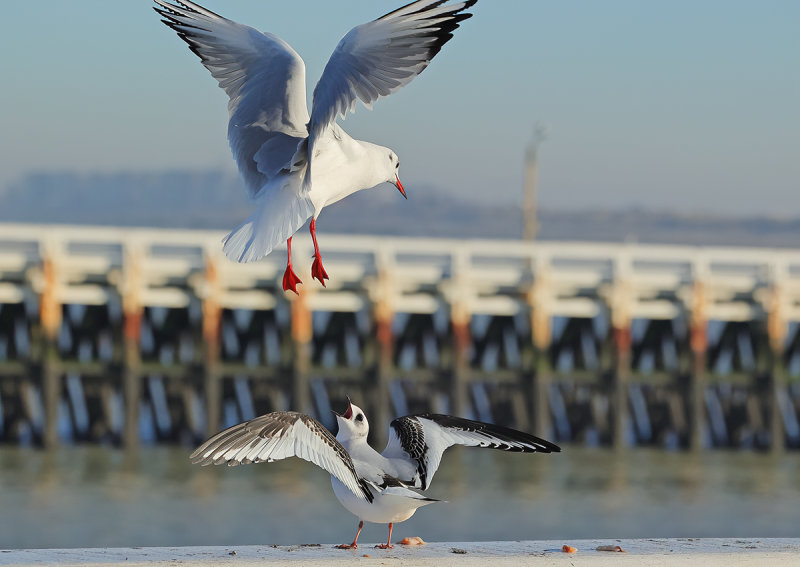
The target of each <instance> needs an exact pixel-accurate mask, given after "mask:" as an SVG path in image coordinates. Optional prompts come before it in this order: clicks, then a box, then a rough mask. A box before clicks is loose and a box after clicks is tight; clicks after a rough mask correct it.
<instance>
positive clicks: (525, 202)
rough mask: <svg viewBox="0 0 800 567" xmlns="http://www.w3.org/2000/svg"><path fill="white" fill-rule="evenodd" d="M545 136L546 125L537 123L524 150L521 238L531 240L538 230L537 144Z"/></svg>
mask: <svg viewBox="0 0 800 567" xmlns="http://www.w3.org/2000/svg"><path fill="white" fill-rule="evenodd" d="M546 138H547V127H546V126H544V125H543V124H537V125H536V128H535V129H534V132H533V137H532V138H531V141H530V142H529V143H528V147H527V149H526V150H525V190H524V191H525V192H524V195H523V197H522V214H523V217H524V218H523V223H524V225H523V226H524V228H523V238H524V239H525V240H530V241H533V240H534V239H535V238H536V234H537V233H538V232H539V222H538V221H537V219H536V208H537V207H536V182H537V177H538V169H539V159H538V153H539V146H540V145H541V143H542V142H544V141H545V139H546Z"/></svg>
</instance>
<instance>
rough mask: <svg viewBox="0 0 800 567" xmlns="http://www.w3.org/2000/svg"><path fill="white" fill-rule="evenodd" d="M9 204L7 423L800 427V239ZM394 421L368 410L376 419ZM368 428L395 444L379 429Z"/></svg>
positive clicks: (186, 432)
mask: <svg viewBox="0 0 800 567" xmlns="http://www.w3.org/2000/svg"><path fill="white" fill-rule="evenodd" d="M222 236H223V235H222V234H221V233H218V232H216V231H189V230H158V229H144V228H143V229H121V228H99V227H84V226H36V225H15V224H0V441H2V442H6V443H20V444H32V445H41V446H43V447H53V446H55V445H57V444H59V443H65V442H66V443H69V442H101V443H109V444H115V445H121V446H124V447H136V446H137V445H138V444H140V443H152V442H171V443H186V444H192V443H196V442H197V441H199V440H202V439H203V438H204V437H205V436H207V435H209V434H212V433H214V432H216V431H218V430H219V429H220V428H221V427H222V426H224V425H230V424H233V423H236V422H239V421H242V420H244V419H248V418H251V417H254V416H256V415H259V414H261V413H265V412H267V411H272V410H279V409H295V410H298V411H304V412H307V413H310V414H312V415H314V416H316V417H318V418H319V419H321V420H322V421H323V422H324V423H326V424H327V425H332V423H331V421H332V420H331V413H330V409H332V408H333V409H336V408H340V407H341V406H342V405H343V403H344V399H345V396H347V395H349V396H350V397H351V398H353V400H354V401H355V400H358V403H359V405H361V406H362V407H364V408H365V409H366V410H367V411H368V412H369V414H370V416H371V421H373V422H375V423H382V422H385V421H388V420H389V419H390V418H391V417H393V416H394V415H402V414H405V413H409V412H418V411H435V412H441V413H453V414H457V415H462V416H466V417H474V418H476V419H480V420H484V421H492V422H496V423H500V424H503V425H508V426H512V427H516V428H519V429H524V430H529V431H532V432H535V433H536V434H539V435H541V436H544V437H547V438H549V439H553V440H555V441H557V442H577V443H587V444H592V445H607V446H610V447H615V448H618V449H621V448H624V447H630V446H635V445H655V446H664V447H668V448H686V449H688V450H700V449H702V448H707V447H739V448H757V449H763V450H770V451H773V452H776V453H779V452H781V451H784V450H786V449H796V448H798V447H800V421H799V420H798V407H799V406H800V387H798V384H799V383H800V382H798V376H800V333H798V330H799V329H800V325H799V323H800V250H793V249H758V248H732V247H731V248H724V247H717V248H701V247H689V246H664V245H640V244H602V243H581V242H535V243H531V242H522V241H503V240H480V241H477V240H472V241H471V240H447V239H434V238H424V239H414V238H394V237H392V238H383V237H375V236H335V235H324V236H321V242H320V246H321V247H322V253H323V257H324V260H325V267H326V269H327V270H328V273H329V274H330V275H331V280H330V281H329V282H327V283H328V285H327V288H323V287H322V286H320V285H319V284H318V283H317V282H314V281H312V280H311V277H310V265H311V257H312V247H311V242H310V239H308V238H306V237H305V235H303V236H299V237H298V238H297V239H295V241H294V242H293V244H294V246H293V248H294V266H295V269H296V271H297V273H298V274H299V275H300V277H301V279H303V281H304V285H303V286H301V288H300V289H301V293H300V295H299V296H294V294H288V293H284V292H283V291H282V290H281V286H280V281H281V277H282V275H283V269H284V266H285V255H284V254H283V253H281V251H276V252H274V253H273V254H271V255H270V256H269V257H267V258H266V259H264V260H263V261H260V262H256V263H252V264H236V263H233V262H231V261H229V260H227V259H226V258H225V257H224V256H223V255H222V252H221V243H220V241H221V238H222ZM383 431H384V429H383V428H376V431H374V433H375V434H376V436H379V435H380V434H382V433H383ZM376 441H378V442H380V441H382V440H381V439H380V438H379V437H376Z"/></svg>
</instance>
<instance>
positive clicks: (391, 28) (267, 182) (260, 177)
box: [154, 0, 477, 293]
mask: <svg viewBox="0 0 800 567" xmlns="http://www.w3.org/2000/svg"><path fill="white" fill-rule="evenodd" d="M155 2H156V4H158V7H156V8H154V9H155V10H156V12H158V13H159V14H160V15H161V16H162V17H163V20H162V21H163V22H164V23H165V24H167V25H168V26H169V27H171V28H172V29H174V30H175V31H176V32H177V33H178V35H179V36H180V38H181V39H183V40H184V41H185V42H186V43H188V44H189V48H190V49H191V50H192V51H193V52H194V53H195V54H197V55H198V56H199V57H200V59H201V60H202V63H203V65H205V67H206V68H207V69H208V70H209V71H211V74H212V75H213V76H214V78H215V79H217V81H219V86H220V87H221V88H222V89H223V90H224V91H225V92H226V93H227V94H228V96H229V97H230V101H229V102H228V112H229V114H230V121H229V123H228V141H229V143H230V146H231V150H232V151H233V156H234V158H235V159H236V163H237V164H238V166H239V172H240V174H241V176H242V178H243V180H244V182H245V185H246V187H247V191H248V193H249V195H250V197H251V198H252V199H253V200H255V202H256V210H255V212H254V213H253V215H252V216H250V218H248V219H247V220H246V221H244V222H243V223H242V224H241V225H239V226H238V227H237V228H236V229H235V230H234V231H233V232H231V233H230V234H229V235H228V236H227V237H226V238H225V239H224V247H223V250H224V251H225V254H226V255H227V256H228V257H229V258H231V259H233V260H235V261H238V262H250V261H253V260H257V259H259V258H262V257H263V256H266V255H267V254H269V253H270V252H271V251H272V249H273V248H274V247H275V246H277V245H278V244H280V243H282V242H283V241H286V243H287V247H288V259H287V265H286V271H285V273H284V276H283V289H284V290H291V291H294V292H295V293H297V284H299V283H302V282H301V281H300V278H299V277H297V274H295V272H294V270H293V269H292V235H294V233H295V232H296V231H297V230H298V229H300V227H302V226H303V224H304V223H305V222H306V220H308V219H309V218H311V226H310V230H311V238H312V240H313V242H314V263H313V265H312V268H311V275H312V277H313V278H316V279H317V280H319V282H320V283H321V284H322V285H323V286H324V285H325V280H326V279H329V278H328V274H327V273H326V271H325V268H324V267H323V266H322V258H321V256H320V252H319V245H318V244H317V235H316V229H317V223H316V221H317V218H318V217H319V214H320V212H321V211H322V208H323V207H325V206H326V205H330V204H332V203H335V202H337V201H339V200H341V199H343V198H345V197H347V196H348V195H350V194H352V193H355V192H356V191H361V190H362V189H369V188H372V187H375V186H377V185H380V184H381V183H384V182H388V183H392V184H394V185H395V186H396V187H397V189H398V190H399V191H400V193H402V194H403V196H404V197H405V196H406V192H405V190H404V189H403V184H402V183H400V177H399V169H400V160H399V159H398V157H397V154H395V153H394V152H393V151H392V150H390V149H389V148H384V147H382V146H378V145H375V144H371V143H369V142H362V141H360V140H355V139H353V138H351V137H350V136H348V135H347V133H346V132H345V131H344V130H343V129H342V128H341V127H340V126H339V125H338V124H337V123H336V119H337V118H338V117H340V116H341V117H342V118H344V117H345V115H346V114H347V112H348V111H350V112H353V111H355V106H356V101H357V100H360V101H361V102H362V103H363V104H364V105H365V106H366V107H367V108H371V107H372V103H373V102H375V101H376V100H378V99H379V98H381V97H385V96H388V95H390V94H391V93H393V92H395V91H396V90H398V89H399V88H401V87H403V86H404V85H406V84H408V83H410V82H411V80H412V79H414V77H416V76H417V75H419V74H420V73H421V72H422V71H423V70H424V69H425V68H426V67H427V66H428V64H429V63H430V62H431V60H432V59H433V57H434V56H435V55H436V54H437V53H438V52H439V50H440V49H441V48H442V46H443V45H444V44H445V43H447V42H448V41H449V40H450V39H451V38H452V37H453V31H454V30H455V29H456V28H458V27H459V24H460V23H461V22H462V21H464V20H466V19H467V18H469V17H471V16H472V14H470V13H469V12H466V10H467V9H468V8H470V7H471V6H472V5H473V4H475V2H477V0H462V1H460V2H454V1H451V0H418V1H416V2H412V3H410V4H408V5H406V6H403V7H402V8H399V9H397V10H395V11H393V12H390V13H388V14H386V15H385V16H382V17H380V18H378V19H377V20H374V21H372V22H368V23H366V24H362V25H360V26H356V27H354V28H353V29H352V30H350V31H349V32H348V33H347V35H345V36H344V38H342V40H341V41H340V42H339V45H337V46H336V49H335V50H334V52H333V55H331V58H330V60H328V63H327V65H326V66H325V69H324V71H323V73H322V76H321V78H320V80H319V82H318V83H317V86H316V87H315V88H314V98H313V103H312V106H311V116H310V117H309V114H308V109H307V107H306V85H305V64H304V63H303V60H302V59H301V58H300V56H299V55H298V54H297V53H296V52H295V51H294V50H293V49H292V48H291V47H290V46H289V44H287V43H286V42H285V41H283V40H282V39H280V38H279V37H277V36H275V35H272V34H270V33H261V32H259V31H257V30H255V29H253V28H250V27H248V26H245V25H242V24H239V23H237V22H234V21H231V20H228V19H226V18H223V17H222V16H220V15H218V14H215V13H214V12H212V11H210V10H207V9H205V8H203V7H202V6H200V5H198V4H195V3H194V2H190V1H189V0H172V1H167V0H155Z"/></svg>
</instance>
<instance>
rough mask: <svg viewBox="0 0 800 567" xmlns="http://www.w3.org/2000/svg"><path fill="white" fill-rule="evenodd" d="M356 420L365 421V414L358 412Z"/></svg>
mask: <svg viewBox="0 0 800 567" xmlns="http://www.w3.org/2000/svg"><path fill="white" fill-rule="evenodd" d="M356 421H364V414H361V413H360V414H358V415H357V416H356Z"/></svg>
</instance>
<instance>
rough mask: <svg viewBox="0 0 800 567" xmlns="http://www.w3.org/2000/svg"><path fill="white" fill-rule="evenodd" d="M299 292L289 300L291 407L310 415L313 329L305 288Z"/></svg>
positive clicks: (307, 294) (307, 293)
mask: <svg viewBox="0 0 800 567" xmlns="http://www.w3.org/2000/svg"><path fill="white" fill-rule="evenodd" d="M299 291H300V294H299V295H298V296H296V297H293V298H292V299H291V313H292V342H293V344H294V366H293V382H292V407H293V408H294V409H295V410H296V411H299V412H302V413H311V409H312V408H311V392H310V380H311V341H312V339H313V338H314V336H313V332H314V329H313V326H312V322H311V310H310V309H309V307H308V299H309V292H308V291H307V290H306V289H305V286H303V287H301V288H300V290H299Z"/></svg>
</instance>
